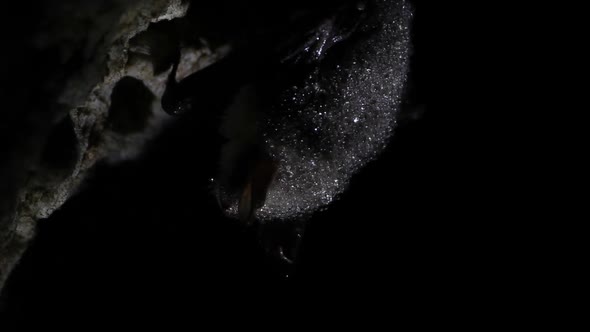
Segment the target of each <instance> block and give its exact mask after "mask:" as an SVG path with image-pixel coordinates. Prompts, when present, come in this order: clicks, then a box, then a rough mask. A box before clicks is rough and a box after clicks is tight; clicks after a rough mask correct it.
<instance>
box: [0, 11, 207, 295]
mask: <svg viewBox="0 0 590 332" xmlns="http://www.w3.org/2000/svg"><path fill="white" fill-rule="evenodd" d="M187 9H188V2H186V1H181V0H154V1H137V0H136V1H127V0H117V1H115V0H110V1H106V0H104V1H93V2H91V3H89V2H87V1H63V2H61V3H60V5H55V4H53V5H51V4H50V5H48V6H47V10H48V11H49V12H47V13H46V14H44V15H43V16H44V20H43V21H41V23H40V27H39V29H37V30H36V32H35V33H34V38H33V40H32V42H33V44H34V47H35V48H37V49H38V50H47V49H52V50H58V54H57V55H56V56H57V58H58V59H59V61H60V62H61V64H63V66H61V67H58V68H57V69H55V70H54V71H53V72H51V75H49V76H48V77H43V78H41V79H42V80H43V81H44V82H47V83H44V84H46V85H47V86H48V87H50V88H46V89H44V90H43V91H49V92H47V93H46V98H45V99H44V101H47V102H48V103H44V106H43V108H44V111H43V112H41V111H29V110H23V111H22V112H27V111H28V113H27V115H26V121H21V122H18V123H21V124H22V123H24V124H25V125H23V127H27V128H28V131H27V130H23V131H22V134H21V135H22V137H25V136H26V135H27V133H28V132H33V131H34V132H35V135H34V136H31V137H34V138H26V140H28V141H26V140H25V139H22V142H15V143H14V145H13V149H12V150H10V149H6V151H17V152H14V153H18V158H15V157H14V155H10V152H6V153H8V154H9V156H8V157H7V160H8V161H9V162H10V161H11V160H12V163H9V162H7V163H6V164H5V165H4V164H3V165H2V169H0V170H1V171H3V172H4V173H5V174H6V175H5V177H6V180H3V182H5V183H6V184H7V185H5V186H4V188H2V189H1V191H3V195H2V197H5V198H2V200H1V202H0V289H1V287H2V285H3V284H4V282H5V281H6V278H7V276H8V274H9V273H10V271H11V270H12V269H13V267H14V266H15V264H16V263H17V262H18V260H19V258H20V256H21V255H22V253H23V252H24V250H25V249H26V247H27V243H28V242H29V241H30V240H31V239H32V237H33V236H34V234H35V227H36V222H37V221H39V220H40V219H43V218H47V217H48V216H49V215H50V214H51V213H52V212H53V211H55V210H56V209H57V208H59V207H60V206H61V205H62V204H63V203H64V202H65V201H66V200H67V199H68V197H70V196H71V195H72V194H73V193H75V191H76V189H77V188H78V187H79V186H80V185H81V183H82V182H83V180H84V178H85V177H86V176H87V175H88V174H89V170H91V168H92V166H93V165H95V164H96V163H97V162H99V161H101V160H108V161H111V162H116V161H118V160H124V159H128V158H133V157H135V156H137V154H139V153H140V152H141V149H142V146H143V145H144V143H145V142H146V141H148V140H149V139H150V138H152V137H153V136H154V135H155V134H156V133H158V132H159V131H160V130H161V128H163V126H164V125H165V124H166V123H167V122H168V121H170V117H168V116H167V115H166V114H165V113H164V112H163V111H162V110H161V106H160V97H161V96H162V94H163V92H164V86H165V81H166V77H167V74H168V70H169V68H166V67H167V66H166V64H167V62H166V61H163V62H162V61H160V62H159V63H156V61H155V60H154V54H155V53H156V51H157V50H153V49H150V47H149V40H150V38H152V39H153V38H156V37H157V36H158V33H157V29H156V32H150V29H151V27H153V26H155V25H157V24H162V23H166V22H171V21H173V20H175V19H177V18H181V17H183V16H184V15H185V14H186V12H187ZM152 35H153V36H156V37H153V36H152ZM160 35H161V34H160ZM160 37H161V36H160ZM146 40H147V41H146ZM173 46H174V45H173ZM185 50H186V51H184V52H183V56H182V63H181V66H180V68H179V75H183V73H184V75H186V74H187V73H189V72H191V71H194V70H198V68H199V67H201V66H202V65H203V64H204V62H203V61H208V60H211V59H213V58H214V57H215V54H216V53H215V52H212V51H211V50H209V49H208V48H207V47H202V48H201V49H194V48H193V49H190V48H185ZM164 56H165V54H164ZM32 94H33V93H32ZM39 98H42V97H39ZM40 103H41V102H40ZM25 105H28V104H25ZM15 114H16V113H15ZM14 118H17V117H14ZM14 123H17V121H14ZM4 124H6V125H7V127H8V126H9V125H12V124H10V123H9V122H8V121H7V122H5V123H4ZM31 128H33V129H31ZM29 136H30V135H29ZM23 142H24V143H23ZM15 160H17V161H15ZM0 175H2V174H0ZM1 179H2V178H1V177H0V180H1ZM0 187H1V186H0Z"/></svg>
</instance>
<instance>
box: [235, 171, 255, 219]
mask: <svg viewBox="0 0 590 332" xmlns="http://www.w3.org/2000/svg"><path fill="white" fill-rule="evenodd" d="M238 215H239V217H240V221H241V222H243V223H245V224H247V225H250V224H251V223H252V221H253V220H254V200H253V197H252V183H251V182H250V181H248V183H246V186H245V187H244V190H243V191H242V195H241V196H240V201H239V202H238Z"/></svg>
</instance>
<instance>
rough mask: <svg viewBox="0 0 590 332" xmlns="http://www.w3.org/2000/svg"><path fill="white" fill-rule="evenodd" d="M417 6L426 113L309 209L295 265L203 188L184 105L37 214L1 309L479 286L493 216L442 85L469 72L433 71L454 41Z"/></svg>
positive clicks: (419, 92) (118, 311)
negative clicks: (47, 213) (160, 130)
mask: <svg viewBox="0 0 590 332" xmlns="http://www.w3.org/2000/svg"><path fill="white" fill-rule="evenodd" d="M414 8H415V19H414V22H413V28H412V38H413V45H414V51H413V55H412V59H411V60H412V62H411V71H410V79H409V85H408V92H407V98H406V101H405V103H404V105H403V107H404V109H406V110H412V109H415V108H421V109H424V113H423V115H422V116H421V117H420V118H419V119H417V120H415V121H411V122H406V123H404V124H403V125H402V126H400V127H399V128H397V130H396V133H395V136H394V137H393V139H392V141H391V143H390V144H389V146H388V148H387V150H386V151H385V153H383V155H381V156H380V158H379V159H378V160H377V161H375V162H372V163H371V164H369V165H368V166H367V167H366V168H365V169H364V170H363V171H362V172H361V173H360V174H358V175H356V176H355V177H354V178H353V179H352V182H351V185H350V189H349V190H348V191H347V192H346V193H345V194H344V195H342V197H340V199H339V200H338V201H336V202H335V203H334V204H332V206H331V207H330V208H329V209H328V210H327V211H325V212H321V213H318V214H317V215H315V216H314V218H313V219H312V220H311V221H310V224H309V226H308V228H307V230H306V233H305V237H304V240H303V245H302V249H301V252H300V256H299V258H298V260H297V262H296V264H295V265H294V266H291V267H287V268H285V266H282V265H280V264H277V263H276V261H274V260H272V259H270V258H268V257H267V256H266V255H265V254H264V252H263V251H262V249H261V248H260V247H259V246H258V245H257V243H256V238H255V235H254V234H253V231H251V230H244V229H243V227H241V226H240V225H238V224H237V223H236V222H234V221H231V220H228V219H225V218H223V217H222V216H221V215H220V214H219V211H218V210H217V208H216V205H215V202H214V201H213V198H212V197H211V196H210V195H208V192H207V186H208V182H207V179H208V178H209V175H210V174H209V173H210V172H211V167H212V166H213V165H210V163H208V159H207V155H208V151H207V139H206V137H200V135H199V131H198V130H197V129H198V125H197V121H196V118H195V116H194V115H193V116H191V115H189V116H188V117H187V119H186V121H181V122H179V123H177V124H175V125H174V126H175V127H174V128H171V129H170V130H167V131H166V132H165V133H164V134H163V135H162V136H161V137H159V138H157V139H156V140H155V141H154V142H153V143H152V144H151V145H150V147H149V149H148V151H147V152H146V154H145V155H144V157H142V158H141V159H139V160H136V161H131V162H124V163H122V164H119V165H117V166H115V167H112V166H109V165H106V164H101V165H98V166H97V167H96V169H95V171H94V174H93V175H92V177H91V178H90V179H89V180H88V182H87V183H86V184H85V185H84V186H83V188H82V189H81V191H80V193H79V194H78V195H76V196H74V197H73V198H71V199H70V200H69V201H68V202H67V203H66V204H65V205H64V206H63V207H62V208H61V209H59V210H58V211H57V212H56V213H54V214H53V215H52V216H51V217H50V218H49V219H47V220H41V221H40V222H39V228H38V233H37V236H36V238H35V240H34V242H33V243H32V245H31V247H30V248H29V249H28V251H27V252H26V254H25V256H24V257H23V259H22V261H21V263H20V264H19V265H18V267H17V269H16V270H15V272H14V273H13V274H12V276H11V278H10V279H9V281H8V283H7V285H6V289H5V290H4V294H3V295H2V306H3V307H2V310H3V311H4V313H3V315H4V317H6V319H7V320H6V322H10V323H18V324H19V325H20V326H21V327H29V326H54V324H55V326H61V325H63V324H65V325H68V324H74V323H73V321H72V320H70V319H71V318H72V317H76V318H80V317H82V318H85V319H88V320H90V321H92V322H94V321H106V322H115V321H117V320H118V319H120V318H121V317H124V318H125V319H126V320H128V321H134V322H137V320H139V321H141V322H142V323H143V324H145V323H146V322H148V323H147V324H146V326H147V325H149V322H150V321H151V320H152V319H154V318H157V319H163V320H167V319H172V317H175V319H181V320H185V319H186V320H190V319H191V317H194V315H196V314H197V313H203V309H202V308H208V309H211V310H212V311H217V312H221V313H224V314H226V316H230V315H229V314H230V313H234V312H242V311H245V310H248V309H254V310H255V311H261V312H266V310H270V309H271V308H274V309H281V308H282V307H283V306H287V305H288V304H290V303H295V302H298V301H301V302H302V303H303V304H305V303H307V304H313V303H314V300H313V299H314V297H313V296H308V295H307V294H315V295H325V296H326V297H331V296H332V294H334V295H339V296H344V297H345V298H346V299H347V301H349V302H350V303H351V304H354V305H355V306H359V305H360V306H362V304H363V303H365V302H363V301H362V300H353V299H355V298H356V297H357V296H360V298H374V300H373V299H372V300H371V303H373V304H375V303H377V302H382V301H385V303H386V305H387V303H396V304H400V303H402V304H403V306H405V307H413V306H418V305H423V304H424V302H428V303H437V305H444V302H445V301H446V300H448V299H452V298H453V297H454V295H453V294H458V293H461V294H463V295H465V294H466V293H470V289H471V287H474V289H478V291H476V292H481V288H482V287H483V285H481V284H478V282H479V281H477V280H480V281H481V280H482V279H481V276H482V275H487V276H488V277H489V274H491V271H488V270H486V268H485V267H482V266H483V265H485V264H482V261H485V260H488V262H489V263H493V262H492V261H490V259H491V258H489V257H488V256H487V249H486V248H485V245H483V244H482V243H485V242H488V241H489V240H490V235H489V234H488V231H490V232H491V226H490V229H488V226H487V225H488V224H487V220H486V216H485V212H484V213H482V212H481V211H479V212H477V213H475V212H472V211H473V209H474V207H473V205H472V202H473V201H476V200H477V198H476V197H473V196H472V194H473V195H476V194H475V193H472V192H470V191H469V190H470V189H468V188H470V186H465V182H470V181H471V175H469V174H471V170H470V169H471V167H472V163H473V161H472V160H470V158H468V157H466V156H465V154H469V153H470V151H469V150H470V149H469V148H467V149H465V148H463V147H459V148H458V146H457V144H458V142H461V143H460V144H464V142H463V141H462V140H457V138H458V137H457V136H459V134H457V130H458V129H459V128H460V127H461V126H462V125H463V122H461V123H458V122H456V121H455V119H456V118H457V115H458V114H457V111H456V110H455V107H454V106H455V105H453V104H445V102H446V100H445V99H444V98H445V96H444V94H442V93H441V92H440V91H438V89H439V87H440V85H439V84H440V83H441V82H444V83H446V84H450V85H453V88H451V89H449V88H448V87H446V90H445V91H448V90H453V93H454V94H455V95H460V94H461V89H462V85H464V84H468V82H461V83H455V82H453V83H450V81H445V80H446V78H441V77H437V75H438V73H439V71H438V68H435V67H437V66H442V65H443V64H441V63H440V60H439V62H437V61H432V58H433V57H435V56H436V55H438V54H441V53H443V55H441V56H443V57H444V52H445V49H444V43H442V44H441V41H440V40H437V39H438V38H444V37H445V36H444V35H441V32H440V30H439V29H440V28H441V19H440V17H437V13H438V12H437V9H438V8H433V6H432V5H430V7H429V5H428V4H427V3H426V2H417V1H415V2H414ZM16 43H17V45H18V41H17V42H16ZM15 49H17V50H18V47H17V48H15ZM434 87H436V90H435V89H434ZM443 88H444V87H440V89H443ZM460 138H461V139H464V137H460ZM477 176H481V175H477ZM482 223H483V224H482ZM286 273H287V274H288V277H285V274H286ZM486 280H488V279H486ZM491 286H492V285H487V286H485V287H484V288H487V287H491ZM304 294H306V295H304ZM257 303H262V304H257ZM346 303H348V302H346ZM285 310H288V309H285ZM294 316H296V315H294ZM40 317H43V318H40ZM132 317H138V318H132ZM7 326H10V325H7Z"/></svg>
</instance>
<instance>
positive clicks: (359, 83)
mask: <svg viewBox="0 0 590 332" xmlns="http://www.w3.org/2000/svg"><path fill="white" fill-rule="evenodd" d="M373 5H374V6H373V9H374V10H373V11H371V12H369V13H367V15H366V17H365V18H364V19H363V20H362V21H361V22H359V24H358V27H356V28H355V30H354V31H352V32H351V31H350V30H346V38H342V33H341V31H342V29H339V27H338V26H335V24H336V23H335V22H337V21H338V20H337V17H336V19H333V20H331V21H330V20H328V21H327V23H325V24H323V25H321V26H320V27H319V28H318V29H320V30H322V31H319V33H318V35H321V36H324V37H323V38H327V40H332V41H334V40H338V41H341V42H339V43H337V44H336V43H335V44H333V46H332V47H329V48H323V49H321V51H320V53H317V52H318V46H317V44H313V43H312V44H310V45H311V46H309V47H307V48H306V47H303V48H302V50H300V51H299V53H300V54H297V56H296V58H297V59H298V60H297V61H296V63H295V64H293V63H286V64H284V66H283V67H281V68H280V69H278V70H277V69H273V70H274V71H275V74H274V75H270V77H271V78H270V79H269V78H268V77H266V78H265V79H264V80H262V81H261V82H260V81H259V82H258V83H257V84H255V85H254V86H253V87H252V88H251V89H250V91H249V92H248V91H247V89H246V90H244V89H243V91H242V92H243V93H244V94H243V96H242V97H243V98H245V99H246V100H249V101H244V100H243V99H242V101H240V102H237V103H235V104H236V105H239V106H240V107H237V108H231V107H230V110H229V111H228V112H227V113H226V124H225V125H224V126H223V129H222V133H223V134H224V135H225V136H226V138H227V139H228V143H226V145H225V146H224V148H223V149H222V153H221V160H220V173H219V174H220V175H219V177H218V179H217V180H216V186H217V189H216V192H217V195H218V198H219V201H220V205H221V206H222V207H223V208H224V211H225V212H226V214H227V215H229V216H232V217H237V218H240V219H242V220H245V221H249V220H252V219H253V218H254V217H255V218H257V219H259V220H263V221H264V220H274V219H281V220H289V219H295V218H299V217H301V216H304V215H309V214H311V213H313V212H314V211H316V210H318V209H320V208H322V207H324V206H326V205H328V204H329V203H330V202H332V201H333V200H334V199H335V198H336V197H337V196H338V195H339V194H340V193H342V192H343V191H344V190H345V189H346V187H347V185H348V183H349V180H350V178H351V177H352V175H353V174H354V173H356V172H357V171H359V170H360V169H361V168H362V167H363V166H364V165H366V164H367V163H368V162H369V161H371V160H373V159H374V158H376V157H377V156H378V154H379V153H380V152H381V151H382V150H383V148H384V147H385V145H386V144H387V141H388V139H389V138H390V136H391V135H392V133H393V129H394V127H395V124H396V115H397V111H398V105H399V103H400V100H401V97H402V93H403V87H404V82H405V79H406V74H407V68H408V53H409V44H410V43H409V23H410V19H411V13H410V11H409V9H407V8H406V5H405V2H404V1H375V2H374V4H373ZM358 10H365V8H364V7H359V8H358ZM326 31H328V32H326ZM320 44H323V45H327V44H328V43H327V42H321V40H320ZM320 48H321V47H320ZM301 59H304V61H302V60H301ZM305 59H311V61H305ZM302 63H304V64H303V65H301V64H302ZM268 95H272V98H269V97H268ZM244 105H250V106H244Z"/></svg>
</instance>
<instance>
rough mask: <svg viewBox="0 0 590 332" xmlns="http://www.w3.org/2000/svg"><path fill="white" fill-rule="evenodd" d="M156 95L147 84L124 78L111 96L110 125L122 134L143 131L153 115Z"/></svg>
mask: <svg viewBox="0 0 590 332" xmlns="http://www.w3.org/2000/svg"><path fill="white" fill-rule="evenodd" d="M154 98H155V96H154V94H153V93H152V92H151V91H150V89H148V88H147V87H146V86H145V84H144V83H143V82H142V81H140V80H138V79H137V78H133V77H130V76H125V77H123V78H122V79H121V80H120V81H119V82H117V84H116V85H115V88H114V89H113V92H112V94H111V107H110V109H109V116H108V119H107V121H108V124H109V126H110V128H111V129H112V130H113V131H115V132H117V133H121V134H129V133H134V132H139V131H142V130H143V129H144V128H145V127H146V126H147V124H148V120H149V117H150V116H151V115H152V103H153V101H154Z"/></svg>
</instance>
